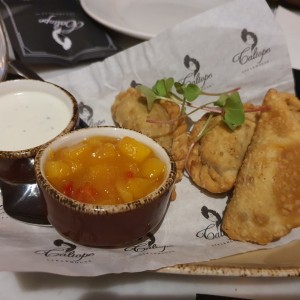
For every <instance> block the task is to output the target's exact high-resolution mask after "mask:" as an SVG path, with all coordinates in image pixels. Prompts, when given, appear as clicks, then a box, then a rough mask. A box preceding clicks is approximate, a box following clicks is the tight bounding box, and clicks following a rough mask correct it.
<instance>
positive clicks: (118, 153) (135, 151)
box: [45, 136, 166, 205]
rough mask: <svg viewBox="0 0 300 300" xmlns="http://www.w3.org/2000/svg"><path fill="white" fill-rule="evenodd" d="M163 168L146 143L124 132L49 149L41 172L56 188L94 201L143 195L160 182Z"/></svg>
mask: <svg viewBox="0 0 300 300" xmlns="http://www.w3.org/2000/svg"><path fill="white" fill-rule="evenodd" d="M165 172H166V166H165V164H164V162H162V161H161V160H160V159H159V158H158V157H157V156H156V154H155V153H154V151H153V150H152V149H151V148H150V147H148V146H146V145H145V144H143V143H141V142H139V141H137V140H135V139H133V138H131V137H127V136H126V137H123V138H122V139H118V138H115V137H107V136H92V137H89V138H86V139H84V140H83V141H81V142H80V143H77V144H75V145H72V146H68V147H63V148H60V149H57V150H55V151H54V150H52V151H51V152H50V153H49V156H48V157H47V160H46V163H45V175H46V177H47V179H48V180H49V182H50V183H51V184H52V185H53V186H54V187H55V188H56V189H57V190H59V191H60V192H61V193H63V194H65V195H66V196H68V197H70V198H72V199H75V200H78V201H81V202H85V203H92V204H98V205H114V204H121V203H127V202H132V201H134V200H137V199H139V198H142V197H145V196H146V195H148V194H149V193H151V192H152V191H154V190H155V189H157V188H158V187H159V186H160V185H161V184H162V182H163V181H164V178H165Z"/></svg>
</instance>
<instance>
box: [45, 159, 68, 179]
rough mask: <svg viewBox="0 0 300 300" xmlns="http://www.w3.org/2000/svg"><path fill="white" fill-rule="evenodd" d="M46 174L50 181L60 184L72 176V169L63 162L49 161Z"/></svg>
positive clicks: (46, 165)
mask: <svg viewBox="0 0 300 300" xmlns="http://www.w3.org/2000/svg"><path fill="white" fill-rule="evenodd" d="M45 174H46V176H47V177H48V179H49V180H50V181H53V182H59V181H62V180H64V179H65V178H67V177H68V176H69V175H70V174H71V169H70V167H69V166H68V164H66V163H65V162H63V161H56V160H53V161H47V162H46V164H45Z"/></svg>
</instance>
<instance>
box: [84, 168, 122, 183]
mask: <svg viewBox="0 0 300 300" xmlns="http://www.w3.org/2000/svg"><path fill="white" fill-rule="evenodd" d="M118 174H119V169H118V167H117V166H113V165H111V164H108V163H102V164H97V165H92V166H90V167H89V169H88V172H87V179H88V180H89V181H91V182H95V184H96V183H98V185H101V183H102V184H104V183H107V182H109V181H112V180H114V179H115V178H116V177H117V176H118Z"/></svg>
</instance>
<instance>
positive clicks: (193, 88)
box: [183, 83, 201, 102]
mask: <svg viewBox="0 0 300 300" xmlns="http://www.w3.org/2000/svg"><path fill="white" fill-rule="evenodd" d="M200 94H201V89H200V88H199V87H198V85H196V84H192V83H191V84H188V85H187V86H186V87H185V88H184V89H183V96H184V98H185V99H186V100H187V101H189V102H191V101H194V100H196V99H197V98H198V97H199V96H200Z"/></svg>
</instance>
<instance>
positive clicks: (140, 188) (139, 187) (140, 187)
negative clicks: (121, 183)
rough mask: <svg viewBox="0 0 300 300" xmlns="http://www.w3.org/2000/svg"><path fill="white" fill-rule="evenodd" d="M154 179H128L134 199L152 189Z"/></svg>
mask: <svg viewBox="0 0 300 300" xmlns="http://www.w3.org/2000/svg"><path fill="white" fill-rule="evenodd" d="M154 183H155V179H146V178H140V177H138V178H133V179H131V180H129V181H128V185H129V188H130V191H131V192H132V194H133V197H134V198H135V199H138V198H142V197H145V196H146V195H148V194H149V193H150V192H151V191H152V190H153V184H154Z"/></svg>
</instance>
